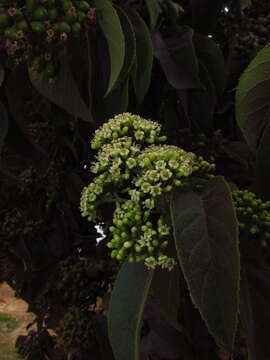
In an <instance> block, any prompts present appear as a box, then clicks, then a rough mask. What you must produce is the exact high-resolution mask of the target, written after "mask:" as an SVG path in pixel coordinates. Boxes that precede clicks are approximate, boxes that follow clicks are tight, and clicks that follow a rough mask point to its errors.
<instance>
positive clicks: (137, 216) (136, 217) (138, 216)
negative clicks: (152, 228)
mask: <svg viewBox="0 0 270 360" xmlns="http://www.w3.org/2000/svg"><path fill="white" fill-rule="evenodd" d="M134 220H135V221H136V222H140V221H141V220H142V217H141V215H139V214H137V215H135V216H134Z"/></svg>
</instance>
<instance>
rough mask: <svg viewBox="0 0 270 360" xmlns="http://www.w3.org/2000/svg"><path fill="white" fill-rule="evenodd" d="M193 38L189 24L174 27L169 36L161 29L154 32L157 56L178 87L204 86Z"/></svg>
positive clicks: (168, 78) (170, 79)
mask: <svg viewBox="0 0 270 360" xmlns="http://www.w3.org/2000/svg"><path fill="white" fill-rule="evenodd" d="M192 38H193V30H192V29H191V28H189V27H187V26H182V27H180V26H178V27H175V28H172V29H171V31H170V32H169V36H168V37H165V36H164V35H163V34H162V33H161V32H160V31H156V32H155V33H154V34H153V42H154V49H155V56H156V57H157V58H158V60H159V62H160V64H161V67H162V69H163V71H164V73H165V75H166V77H167V80H168V82H169V83H170V84H171V85H172V86H173V87H174V88H176V89H181V90H183V89H185V90H186V89H198V88H202V84H201V82H200V79H199V74H198V72H199V69H198V62H197V57H196V54H195V50H194V46H193V42H192Z"/></svg>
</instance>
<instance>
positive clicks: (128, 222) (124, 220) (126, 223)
mask: <svg viewBox="0 0 270 360" xmlns="http://www.w3.org/2000/svg"><path fill="white" fill-rule="evenodd" d="M123 224H125V225H129V224H130V221H129V219H128V218H126V217H125V218H124V219H123Z"/></svg>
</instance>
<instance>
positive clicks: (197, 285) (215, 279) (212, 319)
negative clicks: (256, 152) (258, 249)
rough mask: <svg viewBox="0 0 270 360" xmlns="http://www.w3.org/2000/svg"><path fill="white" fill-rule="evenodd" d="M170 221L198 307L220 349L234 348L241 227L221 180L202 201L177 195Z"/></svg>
mask: <svg viewBox="0 0 270 360" xmlns="http://www.w3.org/2000/svg"><path fill="white" fill-rule="evenodd" d="M171 216H172V223H173V228H174V237H175V243H176V249H177V253H178V258H179V263H180V265H181V268H182V270H183V274H184V276H185V279H186V281H187V284H188V288H189V292H190V295H191V298H192V301H193V302H194V304H195V306H196V307H197V308H198V310H199V311H200V314H201V316H202V318H203V319H204V320H205V322H206V325H207V327H208V330H209V332H210V333H211V334H212V335H213V337H214V338H215V340H216V342H217V344H218V345H219V346H223V347H225V348H227V349H229V350H231V349H232V347H233V344H234V337H235V332H236V327H237V314H238V306H239V271H240V265H239V250H238V225H237V219H236V215H235V211H234V207H233V204H232V198H231V192H230V188H229V186H228V184H227V183H226V182H225V180H224V179H223V178H222V177H216V178H214V179H213V180H210V181H209V183H208V185H207V187H206V188H205V190H204V192H203V194H202V195H201V196H199V195H198V194H196V193H195V192H193V191H192V190H189V189H182V190H178V191H177V192H175V194H174V196H173V197H172V201H171Z"/></svg>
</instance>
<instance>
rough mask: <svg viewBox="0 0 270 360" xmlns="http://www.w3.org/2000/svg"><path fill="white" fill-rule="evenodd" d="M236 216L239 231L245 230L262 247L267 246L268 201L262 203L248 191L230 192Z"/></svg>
mask: <svg viewBox="0 0 270 360" xmlns="http://www.w3.org/2000/svg"><path fill="white" fill-rule="evenodd" d="M232 196H233V201H234V206H235V210H236V215H237V218H238V221H239V228H240V230H241V229H242V230H244V229H247V230H249V232H250V233H251V234H252V235H254V236H255V237H256V238H258V239H259V240H260V241H261V245H262V246H263V247H266V246H268V241H269V238H270V201H266V202H264V201H263V200H261V199H258V198H256V195H255V194H254V193H252V192H250V191H248V190H234V191H233V192H232Z"/></svg>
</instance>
